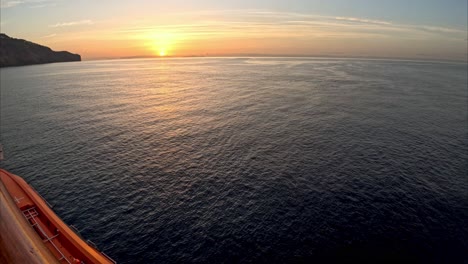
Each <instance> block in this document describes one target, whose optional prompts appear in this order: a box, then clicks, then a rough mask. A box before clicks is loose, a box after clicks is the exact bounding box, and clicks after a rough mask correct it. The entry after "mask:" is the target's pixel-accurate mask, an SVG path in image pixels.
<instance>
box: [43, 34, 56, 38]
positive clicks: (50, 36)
mask: <svg viewBox="0 0 468 264" xmlns="http://www.w3.org/2000/svg"><path fill="white" fill-rule="evenodd" d="M55 36H57V34H50V35H46V36H42V38H53V37H55Z"/></svg>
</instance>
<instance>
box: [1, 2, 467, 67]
mask: <svg viewBox="0 0 468 264" xmlns="http://www.w3.org/2000/svg"><path fill="white" fill-rule="evenodd" d="M0 1H1V7H0V12H1V20H0V31H1V32H2V33H5V34H7V35H9V36H11V37H15V38H22V39H27V40H30V41H33V42H36V43H39V44H42V45H45V46H48V47H51V48H52V49H54V50H67V51H70V52H73V53H78V54H80V55H82V58H83V59H85V60H86V59H102V58H124V57H133V56H135V57H136V56H242V55H264V56H338V57H385V58H388V57H389V58H410V59H448V60H461V61H467V59H468V54H467V53H468V52H467V49H468V31H467V30H468V25H467V24H468V17H467V13H468V0H378V1H376V0H283V1H280V0H236V1H235V0H231V1H227V0H198V1H195V0H170V1H156V0H154V1H149V0H127V1H125V0H98V1H96V0H80V1H73V0H0Z"/></svg>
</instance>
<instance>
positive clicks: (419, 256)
mask: <svg viewBox="0 0 468 264" xmlns="http://www.w3.org/2000/svg"><path fill="white" fill-rule="evenodd" d="M467 72H468V69H467V64H466V63H448V62H428V61H425V62H421V61H398V60H370V59H367V60H366V59H338V58H336V59H330V58H247V57H246V58H161V59H133V60H107V61H106V60H102V61H84V62H73V63H56V64H47V65H35V66H25V67H13V68H2V69H1V70H0V74H1V101H0V102H1V106H0V110H1V111H0V117H1V120H0V126H1V127H0V133H1V138H0V141H1V143H2V144H3V146H4V152H5V158H6V160H4V161H1V162H0V166H1V167H3V168H5V169H7V170H9V171H10V172H12V173H14V174H17V175H20V176H22V177H23V178H24V179H25V180H27V181H28V182H29V183H30V184H31V185H32V186H34V187H35V188H36V189H37V191H38V192H39V193H40V194H42V196H44V197H45V199H46V200H47V201H48V202H49V203H50V204H52V205H53V209H54V211H55V212H56V213H57V214H58V215H59V216H60V217H61V218H62V219H63V220H64V221H65V222H66V223H68V224H72V225H74V226H76V227H77V228H78V229H79V230H80V233H81V235H82V236H84V237H85V238H86V239H90V240H91V241H93V242H94V243H95V244H96V245H97V246H98V247H99V248H100V249H101V250H102V251H104V252H105V253H106V254H108V255H109V256H111V257H112V258H114V259H115V260H116V261H117V262H118V263H312V262H313V263H333V262H340V263H344V262H351V261H361V262H372V263H379V262H380V263H381V262H389V263H403V262H406V263H466V262H467V261H468V251H467V250H466V249H467V248H468V226H467V224H466V223H467V222H466V221H467V219H468V176H467V175H468V104H467V103H468V88H467V85H468V84H467V82H468V81H467Z"/></svg>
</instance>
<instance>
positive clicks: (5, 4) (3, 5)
mask: <svg viewBox="0 0 468 264" xmlns="http://www.w3.org/2000/svg"><path fill="white" fill-rule="evenodd" d="M22 3H24V1H7V0H2V1H1V2H0V7H1V8H10V7H14V6H17V5H20V4H22Z"/></svg>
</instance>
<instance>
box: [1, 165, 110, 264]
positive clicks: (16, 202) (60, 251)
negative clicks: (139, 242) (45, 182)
mask: <svg viewBox="0 0 468 264" xmlns="http://www.w3.org/2000/svg"><path fill="white" fill-rule="evenodd" d="M0 183H1V185H2V188H1V191H2V195H3V197H4V200H5V201H7V200H9V203H8V204H9V208H10V209H11V210H15V209H14V207H16V208H17V209H16V210H17V212H16V213H19V214H20V216H19V217H18V216H16V220H17V221H19V222H22V225H21V229H27V228H29V229H32V230H34V231H35V232H33V233H35V236H36V238H39V239H40V241H41V242H42V244H43V246H45V248H47V249H48V252H49V253H50V254H52V255H53V256H54V257H55V259H56V260H57V261H58V263H69V264H72V263H86V264H88V263H115V261H113V260H112V259H110V258H109V257H107V256H106V255H105V254H104V253H102V252H99V251H98V250H97V249H96V248H94V247H92V246H91V245H90V244H88V243H87V242H85V241H84V240H83V239H82V238H81V237H80V236H79V235H78V234H77V233H76V232H74V231H73V230H72V229H71V228H70V227H69V226H67V225H66V224H65V223H64V222H63V221H62V220H61V219H60V218H59V217H58V216H57V215H56V214H55V213H54V212H53V211H52V209H51V208H50V207H49V206H48V204H47V202H46V201H45V200H44V199H42V197H41V196H40V195H39V194H38V193H37V192H36V191H35V190H34V189H33V188H32V187H31V186H30V185H28V184H27V183H26V182H25V181H24V180H23V179H22V178H20V177H19V176H16V175H14V174H11V173H9V172H7V171H5V170H0ZM12 204H13V205H12ZM0 217H1V218H2V221H3V220H4V219H3V218H7V217H8V216H7V215H4V214H3V210H2V214H1V215H0ZM10 218H11V217H10ZM28 225H29V227H28ZM29 236H34V235H31V234H29ZM0 240H1V241H0V243H1V244H7V243H9V241H7V239H5V238H3V235H2V237H0ZM43 248H44V247H41V246H38V250H39V251H40V250H43ZM13 253H17V252H13ZM20 254H21V253H20ZM50 254H46V253H45V255H50ZM28 263H29V262H28ZM38 263H41V262H38ZM45 263H50V262H45Z"/></svg>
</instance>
